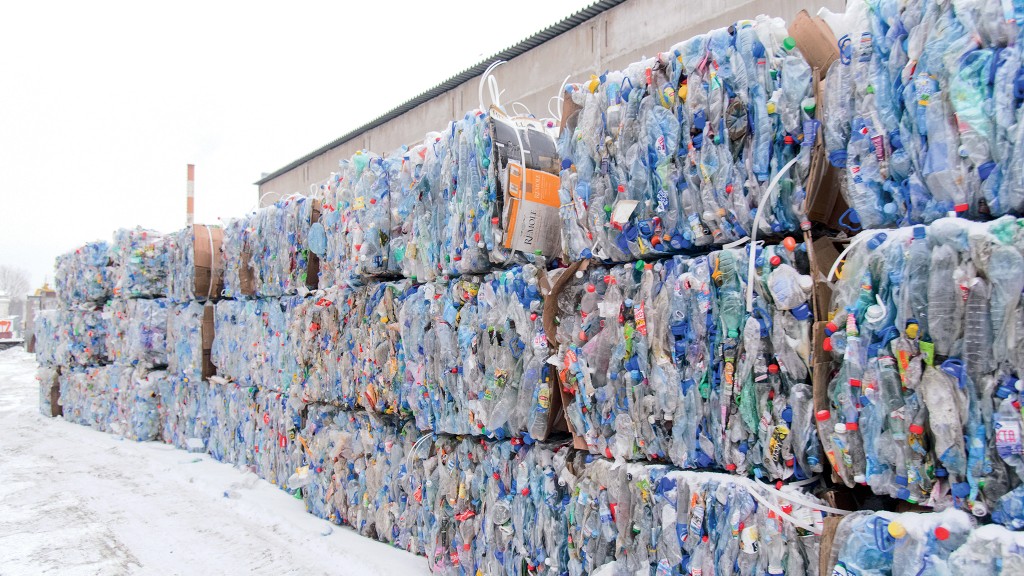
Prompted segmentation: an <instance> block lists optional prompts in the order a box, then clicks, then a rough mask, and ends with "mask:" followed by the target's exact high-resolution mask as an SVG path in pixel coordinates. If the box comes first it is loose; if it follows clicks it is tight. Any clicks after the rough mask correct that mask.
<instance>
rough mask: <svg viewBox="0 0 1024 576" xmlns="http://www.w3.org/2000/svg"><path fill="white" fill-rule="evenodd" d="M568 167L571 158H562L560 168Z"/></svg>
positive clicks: (570, 164)
mask: <svg viewBox="0 0 1024 576" xmlns="http://www.w3.org/2000/svg"><path fill="white" fill-rule="evenodd" d="M569 168H572V160H569V159H568V158H562V170H568V169H569Z"/></svg>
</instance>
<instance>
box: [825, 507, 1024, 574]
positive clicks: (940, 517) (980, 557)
mask: <svg viewBox="0 0 1024 576" xmlns="http://www.w3.org/2000/svg"><path fill="white" fill-rule="evenodd" d="M828 568H831V569H832V573H833V574H994V575H998V574H1007V575H1009V574H1020V573H1021V571H1022V570H1024V534H1022V533H1020V532H1011V531H1010V530H1007V529H1006V528H1003V527H1002V526H995V525H991V526H980V527H978V526H975V521H974V519H973V518H972V517H971V516H970V515H969V514H966V513H965V512H962V511H960V510H953V509H949V510H945V511H943V512H935V513H915V512H906V513H903V514H896V513H893V512H870V511H862V512H854V513H853V514H850V515H848V516H846V517H845V518H843V520H842V521H841V522H840V523H839V525H838V527H837V528H836V531H835V536H834V538H833V541H832V554H831V557H830V558H829V563H828Z"/></svg>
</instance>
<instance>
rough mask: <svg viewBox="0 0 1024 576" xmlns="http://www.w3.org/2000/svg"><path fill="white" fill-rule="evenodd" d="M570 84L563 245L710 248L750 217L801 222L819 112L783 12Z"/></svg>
mask: <svg viewBox="0 0 1024 576" xmlns="http://www.w3.org/2000/svg"><path fill="white" fill-rule="evenodd" d="M565 92H566V93H565V94H564V97H565V99H566V100H567V101H570V100H571V103H572V105H571V106H569V107H567V108H565V110H568V115H567V116H566V117H565V118H563V119H562V120H563V130H562V135H561V137H560V140H559V150H560V152H561V157H562V165H561V168H562V172H561V179H562V184H561V192H560V195H561V202H560V206H561V217H562V218H561V219H562V223H561V226H562V238H563V240H562V241H563V245H564V247H565V251H566V257H567V258H569V259H571V260H580V259H587V258H591V257H597V258H599V259H601V260H605V261H613V262H625V261H629V260H634V259H638V258H643V257H647V256H650V255H652V254H671V253H678V252H680V251H686V250H693V249H701V248H707V247H709V246H713V245H720V244H724V243H727V242H731V241H734V240H737V239H740V238H743V237H745V236H749V235H750V234H751V233H752V232H753V231H754V225H755V220H756V219H757V217H759V221H760V224H759V230H758V233H759V234H760V235H761V236H766V235H773V234H775V235H777V234H780V233H783V232H787V231H795V230H799V229H801V228H807V227H809V222H808V221H807V215H806V213H805V212H804V208H803V204H804V199H805V197H806V194H807V191H806V189H805V188H804V184H805V180H806V179H807V176H808V174H809V170H810V165H811V156H812V151H813V149H814V148H813V145H814V141H815V138H816V133H817V129H818V122H819V120H818V119H817V111H816V109H815V104H814V103H815V100H814V97H813V90H812V73H811V68H810V67H809V66H808V64H807V62H805V61H804V58H803V57H802V55H801V54H800V52H799V50H797V49H796V47H795V44H794V42H793V39H792V38H789V37H788V34H787V31H786V26H785V23H784V22H783V21H782V20H781V19H777V18H768V17H765V16H759V17H758V18H756V19H755V20H752V21H751V20H747V21H742V22H737V23H735V24H733V25H732V26H730V27H728V28H720V29H717V30H712V31H710V32H708V33H706V34H702V35H700V36H696V37H694V38H691V39H689V40H686V41H684V42H681V43H679V44H676V45H675V46H673V47H672V48H670V49H669V50H668V51H665V52H661V53H659V54H658V56H657V57H654V58H649V59H646V60H644V61H641V62H636V63H634V64H631V65H630V66H628V67H627V68H626V69H625V70H621V71H613V72H606V73H604V74H601V75H600V76H594V77H592V78H591V80H590V81H589V82H584V83H582V84H570V85H568V86H566V89H565ZM794 160H795V162H796V163H795V165H794V166H793V167H792V168H790V167H789V162H790V161H794ZM784 168H786V169H787V170H786V171H785V172H783V169H784ZM776 176H778V177H779V178H780V181H779V187H778V191H777V192H775V193H773V194H772V195H771V197H770V199H767V198H766V194H767V193H768V188H769V183H770V182H771V181H772V180H773V178H775V177H776Z"/></svg>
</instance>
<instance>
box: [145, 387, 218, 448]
mask: <svg viewBox="0 0 1024 576" xmlns="http://www.w3.org/2000/svg"><path fill="white" fill-rule="evenodd" d="M157 387H158V391H159V393H160V406H159V411H160V426H161V430H160V438H161V440H163V441H164V442H166V443H167V444H171V445H172V446H174V447H176V448H180V449H182V450H189V451H197V452H204V451H205V450H206V443H207V441H208V440H209V437H210V414H209V411H208V409H207V403H208V401H209V395H210V391H209V387H210V383H209V382H208V381H207V380H204V379H203V378H202V376H201V375H200V374H199V373H198V372H193V373H191V374H184V373H175V372H174V371H171V370H168V373H167V377H166V378H163V379H160V380H158V382H157Z"/></svg>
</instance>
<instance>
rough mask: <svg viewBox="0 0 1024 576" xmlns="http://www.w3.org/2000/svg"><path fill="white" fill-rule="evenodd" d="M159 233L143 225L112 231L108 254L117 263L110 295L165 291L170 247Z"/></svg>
mask: <svg viewBox="0 0 1024 576" xmlns="http://www.w3.org/2000/svg"><path fill="white" fill-rule="evenodd" d="M167 247H168V245H167V241H166V238H165V237H164V235H163V234H160V233H159V232H154V231H153V230H146V229H143V228H134V229H131V230H129V229H124V228H122V229H120V230H118V231H116V232H114V242H113V244H112V245H111V255H112V258H113V260H114V261H115V262H116V263H117V266H116V267H115V270H116V273H117V281H116V284H115V286H114V295H116V296H120V297H123V298H158V297H160V296H164V295H166V294H167V288H168V285H167V274H168V271H169V270H170V265H171V259H170V251H169V250H168V249H167Z"/></svg>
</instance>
